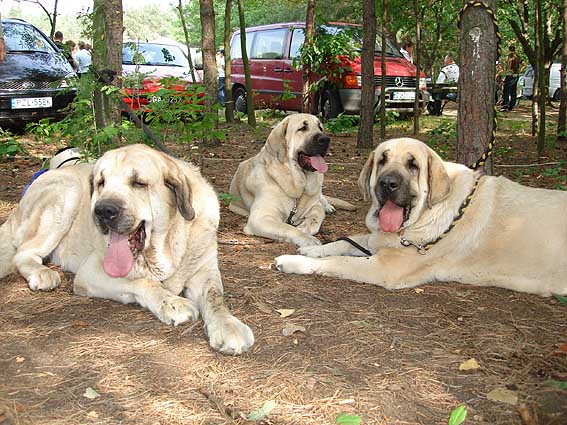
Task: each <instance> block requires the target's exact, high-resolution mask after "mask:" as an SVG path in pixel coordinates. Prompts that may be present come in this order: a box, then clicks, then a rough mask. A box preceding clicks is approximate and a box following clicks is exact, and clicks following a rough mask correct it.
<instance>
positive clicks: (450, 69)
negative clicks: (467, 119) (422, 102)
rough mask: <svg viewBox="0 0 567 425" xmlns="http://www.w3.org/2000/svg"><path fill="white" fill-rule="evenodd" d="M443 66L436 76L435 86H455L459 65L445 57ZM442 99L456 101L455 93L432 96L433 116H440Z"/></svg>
mask: <svg viewBox="0 0 567 425" xmlns="http://www.w3.org/2000/svg"><path fill="white" fill-rule="evenodd" d="M443 65H444V66H443V68H441V71H440V72H439V75H438V76H437V81H436V84H456V83H457V82H458V81H459V65H457V64H456V63H455V61H454V60H453V57H452V56H451V55H447V56H445V59H444V60H443ZM443 99H448V100H452V101H456V100H457V93H447V94H445V95H442V94H436V95H434V101H433V115H441V101H442V100H443Z"/></svg>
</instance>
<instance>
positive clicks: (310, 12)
mask: <svg viewBox="0 0 567 425" xmlns="http://www.w3.org/2000/svg"><path fill="white" fill-rule="evenodd" d="M314 24H315V0H308V1H307V15H306V16H305V42H304V43H305V44H306V45H309V43H311V41H312V39H313V28H314ZM305 47H307V46H305ZM302 79H303V87H302V90H301V110H302V112H305V113H309V112H311V64H309V63H305V64H304V65H303V73H302Z"/></svg>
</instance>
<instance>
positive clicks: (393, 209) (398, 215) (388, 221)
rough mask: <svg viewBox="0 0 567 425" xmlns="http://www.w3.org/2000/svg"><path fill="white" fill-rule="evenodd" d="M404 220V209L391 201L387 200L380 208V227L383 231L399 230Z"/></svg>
mask: <svg viewBox="0 0 567 425" xmlns="http://www.w3.org/2000/svg"><path fill="white" fill-rule="evenodd" d="M403 222H404V209H403V208H402V207H399V206H397V205H396V204H394V203H393V202H392V201H387V202H386V204H385V205H384V206H383V207H382V209H381V210H380V229H382V231H383V232H388V233H393V232H397V231H398V230H400V227H402V223H403Z"/></svg>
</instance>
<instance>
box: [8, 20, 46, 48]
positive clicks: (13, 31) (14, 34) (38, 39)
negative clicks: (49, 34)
mask: <svg viewBox="0 0 567 425" xmlns="http://www.w3.org/2000/svg"><path fill="white" fill-rule="evenodd" d="M2 28H3V30H4V43H5V44H6V50H7V51H8V52H30V51H31V52H44V53H55V49H54V48H53V46H51V44H49V41H48V40H47V39H46V38H45V36H44V35H43V34H42V33H41V32H39V31H38V30H37V29H36V28H34V27H32V26H31V25H22V24H16V23H11V22H6V23H4V24H3V25H2Z"/></svg>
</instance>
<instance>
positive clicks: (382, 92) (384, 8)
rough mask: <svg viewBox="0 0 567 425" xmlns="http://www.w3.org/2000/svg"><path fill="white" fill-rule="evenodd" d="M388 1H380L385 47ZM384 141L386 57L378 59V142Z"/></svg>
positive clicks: (382, 56) (383, 43)
mask: <svg viewBox="0 0 567 425" xmlns="http://www.w3.org/2000/svg"><path fill="white" fill-rule="evenodd" d="M387 22H388V0H382V40H381V42H382V46H385V45H386V31H387V26H388V25H387ZM385 139H386V55H384V54H382V55H381V58H380V140H382V141H383V140H385Z"/></svg>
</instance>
